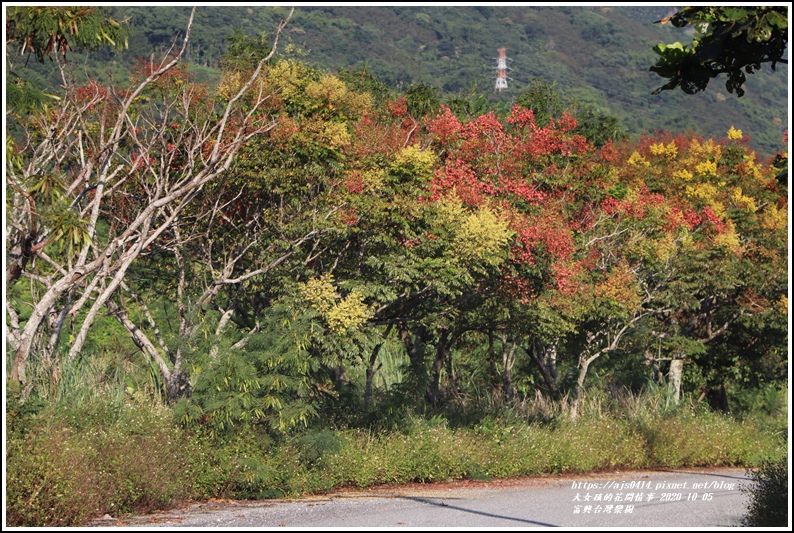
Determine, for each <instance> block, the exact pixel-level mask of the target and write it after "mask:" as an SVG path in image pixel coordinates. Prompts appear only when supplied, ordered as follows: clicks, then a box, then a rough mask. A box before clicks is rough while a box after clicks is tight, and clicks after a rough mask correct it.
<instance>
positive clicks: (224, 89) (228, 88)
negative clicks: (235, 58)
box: [218, 72, 243, 100]
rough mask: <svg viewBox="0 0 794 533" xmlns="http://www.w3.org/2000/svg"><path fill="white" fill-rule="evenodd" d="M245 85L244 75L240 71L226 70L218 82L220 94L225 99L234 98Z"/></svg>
mask: <svg viewBox="0 0 794 533" xmlns="http://www.w3.org/2000/svg"><path fill="white" fill-rule="evenodd" d="M242 86H243V82H242V76H241V74H240V73H239V72H224V73H223V74H222V75H221V81H220V83H219V84H218V96H220V97H221V98H223V99H224V100H228V99H230V98H232V97H233V96H234V95H235V94H237V91H239V90H240V89H241V88H242Z"/></svg>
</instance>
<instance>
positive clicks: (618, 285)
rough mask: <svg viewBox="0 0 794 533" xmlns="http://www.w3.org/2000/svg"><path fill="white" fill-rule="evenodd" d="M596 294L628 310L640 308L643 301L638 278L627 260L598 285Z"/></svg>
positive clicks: (597, 296)
mask: <svg viewBox="0 0 794 533" xmlns="http://www.w3.org/2000/svg"><path fill="white" fill-rule="evenodd" d="M595 296H596V298H604V299H608V300H611V301H613V302H615V303H617V304H618V305H619V306H620V307H622V308H623V309H626V310H632V309H636V308H638V307H639V306H640V302H641V297H640V291H639V288H638V286H637V278H636V277H635V276H634V273H633V272H632V271H631V269H630V268H629V266H628V264H627V263H626V262H625V261H623V262H621V263H620V264H619V265H618V266H617V267H615V269H614V270H613V271H612V273H611V274H610V276H609V277H608V278H607V279H606V281H604V282H603V283H599V284H598V285H596V287H595Z"/></svg>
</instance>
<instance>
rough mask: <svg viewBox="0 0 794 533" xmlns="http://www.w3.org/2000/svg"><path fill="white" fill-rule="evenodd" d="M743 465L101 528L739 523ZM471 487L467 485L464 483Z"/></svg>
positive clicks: (378, 494) (300, 503)
mask: <svg viewBox="0 0 794 533" xmlns="http://www.w3.org/2000/svg"><path fill="white" fill-rule="evenodd" d="M748 484H749V483H748V481H747V478H746V476H745V470H742V469H709V470H707V471H706V470H675V471H673V470H667V471H642V472H626V473H622V472H614V473H608V474H594V475H587V476H558V477H545V478H529V479H521V480H510V481H500V482H493V483H477V484H461V483H456V484H455V483H453V484H449V485H445V484H435V485H428V486H422V485H411V486H404V487H386V488H375V489H372V490H364V491H340V492H335V493H332V494H327V495H323V496H313V497H307V498H302V499H298V500H267V501H258V502H250V501H222V502H205V503H199V504H192V505H190V506H189V507H187V508H186V509H180V510H170V511H162V512H156V513H153V514H151V515H146V516H134V517H121V518H120V519H119V518H110V517H107V518H106V519H105V520H98V521H95V522H94V523H92V525H93V526H98V527H103V526H104V527H114V528H117V527H119V526H131V527H134V528H136V529H137V528H141V527H147V528H148V527H192V528H210V527H211V528H213V529H214V528H218V527H225V528H246V529H250V528H278V527H287V528H289V527H300V528H307V527H310V528H351V527H361V528H399V527H422V528H427V527H433V528H474V527H499V528H503V527H520V528H529V527H570V528H592V527H609V528H615V527H625V528H637V527H652V528H660V527H696V528H700V527H731V526H737V525H739V523H740V521H741V518H742V516H743V514H744V512H745V510H746V502H747V494H746V493H745V492H742V491H741V490H740V489H741V487H742V486H747V485H748ZM461 485H466V486H461Z"/></svg>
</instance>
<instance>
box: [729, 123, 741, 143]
mask: <svg viewBox="0 0 794 533" xmlns="http://www.w3.org/2000/svg"><path fill="white" fill-rule="evenodd" d="M741 138H742V130H737V129H736V128H734V127H733V126H731V129H729V130H728V139H730V140H731V141H738V140H739V139H741Z"/></svg>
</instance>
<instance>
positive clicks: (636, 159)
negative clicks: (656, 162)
mask: <svg viewBox="0 0 794 533" xmlns="http://www.w3.org/2000/svg"><path fill="white" fill-rule="evenodd" d="M627 162H628V164H629V165H632V166H635V167H639V166H645V167H647V166H650V164H651V163H650V162H649V161H647V160H646V159H645V158H644V157H642V156H641V155H640V153H639V152H634V153H632V154H631V155H630V156H629V159H628V161H627Z"/></svg>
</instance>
